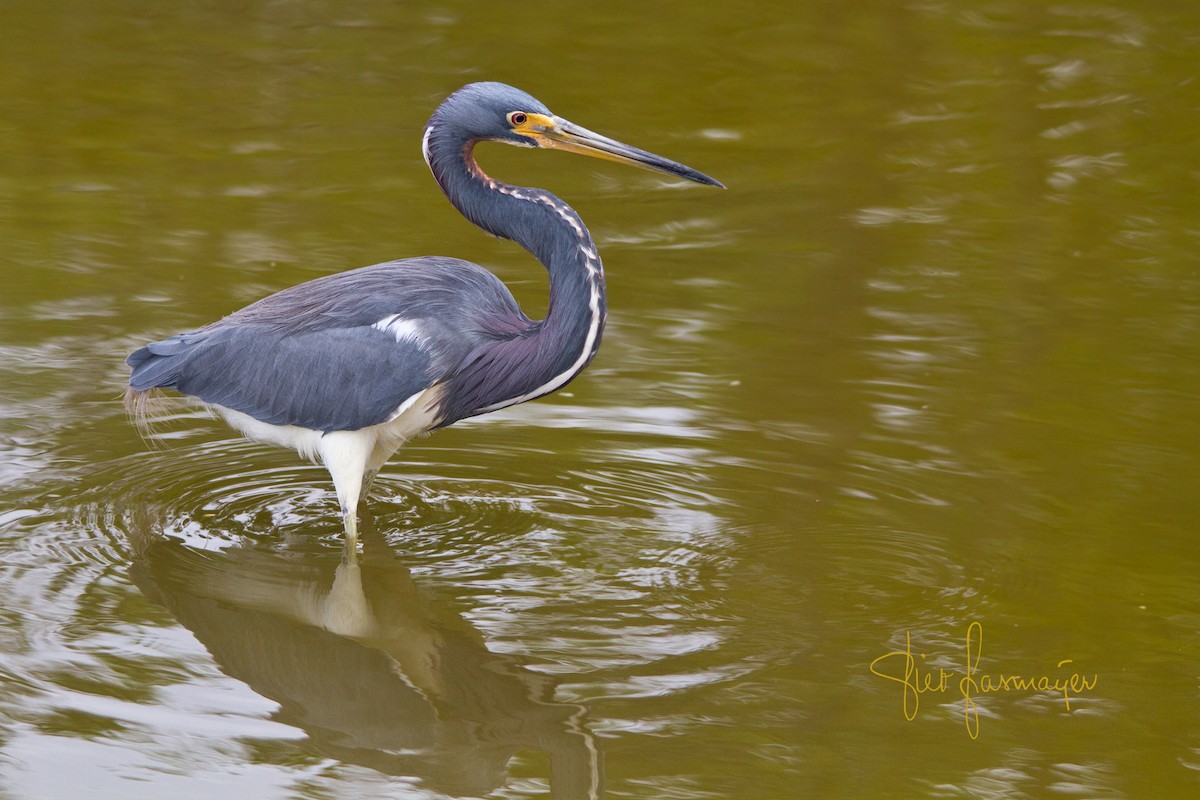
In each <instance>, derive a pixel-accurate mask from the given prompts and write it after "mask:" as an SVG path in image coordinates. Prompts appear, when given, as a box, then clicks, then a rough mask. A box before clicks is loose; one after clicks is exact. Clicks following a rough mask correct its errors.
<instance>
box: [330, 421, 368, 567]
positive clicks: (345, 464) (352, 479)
mask: <svg viewBox="0 0 1200 800" xmlns="http://www.w3.org/2000/svg"><path fill="white" fill-rule="evenodd" d="M374 446H375V441H374V436H372V435H369V434H367V433H366V432H365V431H362V430H359V431H332V432H330V433H326V434H325V435H324V436H322V437H321V442H320V453H321V460H322V461H324V462H325V468H326V469H327V470H329V475H330V477H332V478H333V486H334V488H335V489H336V490H337V496H338V503H340V504H341V508H342V524H343V525H344V526H345V529H346V546H347V547H349V548H357V547H358V519H357V514H358V498H359V496H360V495H361V494H362V488H363V477H364V476H365V475H366V473H367V459H368V458H369V457H370V455H371V450H372V448H374Z"/></svg>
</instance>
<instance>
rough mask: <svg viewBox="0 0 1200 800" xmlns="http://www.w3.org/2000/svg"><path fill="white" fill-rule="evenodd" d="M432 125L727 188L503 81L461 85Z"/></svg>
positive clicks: (478, 138) (471, 138) (463, 134)
mask: <svg viewBox="0 0 1200 800" xmlns="http://www.w3.org/2000/svg"><path fill="white" fill-rule="evenodd" d="M434 126H438V127H442V126H446V128H447V129H449V130H452V131H454V132H455V133H456V134H458V135H459V136H461V137H462V138H463V139H465V140H467V141H494V142H503V143H505V144H511V145H516V146H518V147H544V148H553V149H556V150H566V151H568V152H571V153H579V154H581V155H586V156H592V157H594V158H603V159H606V160H608V161H616V162H618V163H622V164H630V165H632V166H635V167H641V168H642V169H648V170H652V171H654V172H662V173H665V174H667V175H674V176H676V177H679V178H685V179H686V180H689V181H695V182H696V183H703V184H706V185H708V186H721V187H722V188H723V184H722V183H720V182H719V181H717V180H714V179H713V178H710V177H708V176H707V175H705V174H704V173H702V172H697V171H696V170H694V169H692V168H691V167H686V166H684V165H683V164H680V163H678V162H676V161H672V160H670V159H668V158H663V157H662V156H657V155H654V154H653V153H648V152H646V151H645V150H639V149H638V148H636V147H631V146H629V145H627V144H622V143H621V142H618V141H615V140H613V139H609V138H608V137H606V136H601V135H600V134H598V133H594V132H593V131H590V130H588V129H587V128H584V127H582V126H580V125H576V124H574V123H573V122H569V121H567V120H565V119H563V118H562V117H559V116H556V115H555V114H552V113H551V112H550V109H548V108H546V105H545V104H544V103H542V102H541V101H540V100H538V99H537V98H535V97H533V96H532V95H530V94H527V93H526V92H523V91H521V90H520V89H517V88H514V87H512V86H509V85H507V84H504V83H495V82H484V83H471V84H468V85H466V86H464V87H463V88H461V89H459V90H458V91H457V92H455V93H454V94H452V95H450V96H449V97H448V98H446V100H445V101H444V102H443V103H442V104H441V106H439V107H438V109H437V111H435V112H434V114H433V117H432V118H430V120H429V125H428V126H426V130H427V131H428V130H429V129H431V128H433V127H434Z"/></svg>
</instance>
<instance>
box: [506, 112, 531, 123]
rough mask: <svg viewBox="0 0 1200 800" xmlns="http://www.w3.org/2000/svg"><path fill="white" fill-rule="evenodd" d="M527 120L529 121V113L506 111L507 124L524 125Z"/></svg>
mask: <svg viewBox="0 0 1200 800" xmlns="http://www.w3.org/2000/svg"><path fill="white" fill-rule="evenodd" d="M528 121H529V115H528V114H526V113H525V112H524V111H510V112H509V113H508V124H509V125H513V126H517V125H524V124H525V123H526V122H528Z"/></svg>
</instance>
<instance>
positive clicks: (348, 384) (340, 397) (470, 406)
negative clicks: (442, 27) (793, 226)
mask: <svg viewBox="0 0 1200 800" xmlns="http://www.w3.org/2000/svg"><path fill="white" fill-rule="evenodd" d="M481 141H493V142H503V143H505V144H511V145H517V146H519V147H546V148H556V149H559V150H568V151H570V152H574V153H582V154H584V155H590V156H597V157H599V158H605V159H608V160H610V161H618V162H622V163H626V164H632V165H634V166H638V167H643V168H646V169H650V170H655V171H658V172H662V173H666V174H668V175H674V176H676V177H680V178H684V179H686V180H689V181H695V182H696V183H703V184H707V185H709V186H721V183H719V182H718V181H715V180H713V179H712V178H710V177H708V176H707V175H704V174H702V173H700V172H697V171H696V170H694V169H691V168H690V167H685V166H684V165H682V164H679V163H676V162H674V161H670V160H668V159H666V158H662V157H661V156H656V155H654V154H652V153H647V152H646V151H644V150H639V149H637V148H635V147H630V146H628V145H625V144H621V143H620V142H616V141H613V140H612V139H609V138H606V137H604V136H601V135H599V134H596V133H593V132H592V131H589V130H587V129H586V128H582V127H580V126H578V125H575V124H573V123H571V122H568V121H567V120H565V119H562V118H561V117H557V116H555V115H554V114H552V113H550V110H549V109H548V108H546V106H545V105H543V104H542V103H541V102H539V101H538V100H536V99H534V98H533V97H531V96H530V95H528V94H526V93H525V92H522V91H520V90H519V89H515V88H513V87H511V86H506V85H505V84H502V83H472V84H470V85H468V86H464V87H463V88H461V89H459V90H458V91H457V92H455V93H454V94H452V95H450V96H449V97H448V98H446V100H445V101H444V102H443V103H442V104H441V105H440V106H438V108H437V110H436V111H434V112H433V116H432V117H430V119H429V122H428V124H427V125H426V126H425V136H424V139H423V140H422V150H423V151H424V154H425V161H426V162H427V163H428V164H429V168H430V169H431V170H432V171H433V177H434V179H436V180H437V183H438V185H439V186H440V187H441V189H442V191H443V192H444V193H445V195H446V197H447V198H448V199H449V200H450V202H451V203H452V204H453V205H454V207H455V208H457V209H458V210H459V211H460V212H461V213H462V214H463V216H465V217H466V218H467V219H469V220H470V221H471V222H473V223H475V224H476V225H478V226H479V227H481V228H483V229H484V230H485V231H487V232H489V233H491V234H494V235H496V236H501V237H504V238H505V239H511V240H512V241H514V242H516V243H517V244H519V245H521V246H522V247H524V248H525V249H526V250H528V251H529V252H530V253H532V254H533V256H534V257H535V258H537V259H538V261H540V262H542V265H543V266H544V267H545V268H546V270H547V272H549V274H550V303H549V307H548V310H547V312H546V318H545V319H542V320H531V319H529V317H527V316H525V314H524V313H522V311H521V309H520V308H519V307H518V306H517V303H516V301H515V300H514V299H513V296H512V294H511V293H510V292H509V291H508V288H507V287H505V285H504V284H503V283H501V282H500V279H499V278H497V277H496V276H495V275H493V274H491V273H490V272H488V271H487V270H485V269H484V268H483V267H481V266H479V265H478V264H472V263H470V262H468V261H461V260H458V259H454V258H443V257H439V256H426V257H422V258H410V259H405V260H402V261H389V262H387V263H384V264H376V265H375V266H373V267H363V268H362V269H356V270H351V271H350V272H343V273H340V274H337V275H329V276H326V277H323V278H317V279H316V280H313V281H309V282H308V283H302V284H300V285H299V286H293V287H292V288H290V289H284V290H283V291H281V292H279V293H277V294H273V295H271V296H270V297H266V298H264V299H262V300H259V301H258V302H256V303H252V304H251V305H249V306H246V307H245V308H243V309H241V310H240V311H235V312H234V313H232V314H230V315H229V316H227V317H225V318H224V319H221V320H218V321H217V322H214V323H212V324H210V325H206V326H204V327H203V328H200V329H199V330H195V331H191V332H189V333H181V334H178V335H176V336H172V337H171V338H169V339H164V340H163V341H161V342H154V343H152V344H149V345H146V346H145V347H143V348H141V349H140V350H138V351H136V352H135V353H133V354H132V355H130V356H129V358H128V359H126V363H128V364H129V366H130V367H131V368H132V374H131V375H130V378H129V389H128V391H127V392H126V406H127V408H128V409H129V410H130V412H131V413H132V414H133V415H134V416H135V417H137V418H138V419H139V420H144V415H145V409H146V404H147V399H148V398H149V396H150V394H151V392H154V391H155V390H157V389H159V388H170V389H175V390H177V391H178V392H180V393H182V394H185V395H190V396H192V397H196V398H198V399H200V400H201V401H203V402H204V403H205V404H207V405H208V406H210V407H211V408H213V409H215V410H216V411H217V412H218V413H219V414H220V415H221V416H222V417H224V418H225V420H226V421H227V422H228V423H229V424H230V425H232V426H233V427H234V428H236V429H237V430H239V431H241V432H242V434H244V435H245V436H247V437H248V438H250V439H254V440H257V441H262V442H268V443H271V444H276V445H280V446H283V447H289V448H295V449H296V450H297V451H299V452H300V454H301V455H302V456H306V457H308V458H312V459H320V460H321V461H322V462H323V463H324V464H325V467H326V468H327V469H328V470H329V474H330V476H331V477H332V478H333V484H334V487H335V488H336V490H337V496H338V501H339V502H340V503H341V512H342V518H343V522H344V524H345V529H346V539H347V545H348V546H349V547H350V548H351V549H353V548H354V547H355V542H356V537H357V522H356V519H357V518H356V513H357V509H358V501H359V496H360V494H362V493H363V492H364V491H365V490H366V488H367V487H369V485H370V482H371V479H372V478H374V476H375V473H376V472H378V470H379V469H380V467H382V466H383V465H384V463H385V462H386V461H387V460H388V459H389V458H390V457H391V456H392V455H393V454H394V453H395V452H396V450H397V449H399V448H400V446H401V445H402V444H404V442H405V441H407V440H408V439H410V438H412V437H413V436H416V435H418V434H422V433H425V432H427V431H431V430H434V429H435V428H444V427H446V426H447V425H451V424H453V423H455V422H457V421H458V420H460V419H465V418H466V417H472V416H475V415H478V414H486V413H488V412H490V411H496V410H498V409H501V408H506V407H508V406H511V405H516V404H517V403H524V402H525V401H527V400H533V399H535V398H538V397H542V396H544V395H547V394H550V393H551V392H555V391H557V390H559V389H561V388H562V387H564V386H566V385H567V384H568V383H569V382H570V381H571V380H572V379H573V378H574V377H575V376H576V375H578V374H579V373H580V372H582V371H583V369H584V368H585V367H586V366H587V365H588V363H589V362H590V361H591V360H592V358H593V357H594V356H595V355H596V350H597V348H598V347H599V346H600V336H601V334H602V333H603V331H604V319H605V314H606V308H607V307H606V303H605V294H604V271H603V269H602V267H601V264H600V257H599V255H597V253H596V245H595V243H594V242H593V241H592V237H591V235H590V234H589V233H588V230H587V228H586V227H585V226H584V224H583V221H582V220H581V219H580V218H579V215H578V214H576V213H575V211H574V210H572V209H571V207H570V206H568V205H567V204H566V203H564V202H563V201H562V200H559V199H558V198H557V197H555V196H554V195H552V194H550V193H549V192H547V191H545V190H542V189H525V188H520V187H517V186H509V185H507V184H504V183H500V182H499V181H497V180H494V179H493V178H490V177H488V176H487V175H486V174H484V172H483V170H481V169H480V168H479V165H478V164H476V163H475V158H474V147H475V144H476V143H477V142H481Z"/></svg>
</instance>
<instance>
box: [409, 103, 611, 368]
mask: <svg viewBox="0 0 1200 800" xmlns="http://www.w3.org/2000/svg"><path fill="white" fill-rule="evenodd" d="M473 144H474V143H473V142H469V141H455V140H454V139H451V138H449V137H447V138H446V139H445V140H443V139H440V138H439V137H438V136H437V130H436V128H435V127H431V128H430V129H429V130H428V131H427V132H426V140H425V155H426V160H427V161H428V162H429V167H430V169H431V170H432V171H433V176H434V178H435V179H436V180H437V182H438V185H439V186H440V187H441V189H442V191H443V192H444V193H445V194H446V197H447V198H448V199H449V200H450V202H451V203H452V204H453V205H454V207H455V208H457V209H458V210H459V212H461V213H462V215H463V216H465V217H466V218H467V219H469V220H470V221H471V222H473V223H475V224H476V225H478V226H479V227H480V228H483V229H484V230H485V231H487V232H488V233H491V234H493V235H494V236H499V237H502V238H505V239H510V240H512V241H514V242H516V243H517V244H519V245H521V246H522V247H524V248H525V249H526V250H528V251H529V252H530V253H531V254H533V256H534V257H535V258H537V260H538V261H540V262H541V263H542V265H543V266H545V268H546V270H547V272H549V274H550V305H549V308H548V310H547V314H546V319H545V320H544V321H543V327H553V328H555V329H556V330H557V331H558V332H559V333H561V332H562V330H561V329H562V328H563V327H567V328H579V327H580V325H581V324H582V323H585V322H586V321H587V318H589V317H592V316H596V315H598V316H599V320H600V325H601V326H602V325H603V318H604V314H605V312H606V301H605V289H604V267H603V265H602V263H601V261H600V256H599V254H598V253H597V251H596V245H595V242H593V241H592V236H591V234H590V233H589V232H588V229H587V226H586V225H584V224H583V220H582V219H580V218H579V215H578V214H576V213H575V210H574V209H572V208H571V207H570V206H569V205H567V204H566V203H564V202H563V201H562V200H559V199H558V198H557V197H555V196H554V195H553V194H551V193H550V192H547V191H545V190H543V189H526V188H523V187H519V186H509V185H508V184H505V183H501V182H500V181H497V180H495V179H493V178H491V177H489V176H488V175H486V174H484V172H483V170H481V169H480V168H479V165H478V164H476V163H475V159H474V157H473V154H472V150H473ZM580 333H582V331H579V332H578V333H577V335H579V334H580ZM596 339H597V342H596V344H599V334H598V332H597V335H596Z"/></svg>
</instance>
